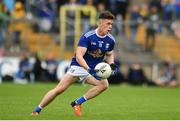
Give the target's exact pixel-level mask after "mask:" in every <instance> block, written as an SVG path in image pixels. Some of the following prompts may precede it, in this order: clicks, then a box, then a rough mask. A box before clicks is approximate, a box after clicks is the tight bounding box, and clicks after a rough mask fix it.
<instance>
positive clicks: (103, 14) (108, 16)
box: [99, 11, 115, 20]
mask: <svg viewBox="0 0 180 121" xmlns="http://www.w3.org/2000/svg"><path fill="white" fill-rule="evenodd" d="M99 19H111V20H114V19H115V17H114V15H113V14H112V13H111V12H109V11H103V12H101V13H100V14H99Z"/></svg>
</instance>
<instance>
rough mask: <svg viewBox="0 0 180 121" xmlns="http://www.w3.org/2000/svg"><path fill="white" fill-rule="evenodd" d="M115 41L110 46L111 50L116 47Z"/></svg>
mask: <svg viewBox="0 0 180 121" xmlns="http://www.w3.org/2000/svg"><path fill="white" fill-rule="evenodd" d="M114 45H115V42H114V41H113V42H112V43H111V45H110V47H109V51H112V50H113V49H114Z"/></svg>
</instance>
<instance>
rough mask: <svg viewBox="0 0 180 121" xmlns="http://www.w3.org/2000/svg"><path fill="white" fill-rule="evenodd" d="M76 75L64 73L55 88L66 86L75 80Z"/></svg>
mask: <svg viewBox="0 0 180 121" xmlns="http://www.w3.org/2000/svg"><path fill="white" fill-rule="evenodd" d="M75 79H76V77H75V76H73V75H70V74H65V75H64V76H63V77H62V79H61V80H60V82H59V84H58V85H57V86H56V87H57V88H59V87H61V88H64V89H66V88H68V87H69V86H70V85H71V84H72V83H74V82H75Z"/></svg>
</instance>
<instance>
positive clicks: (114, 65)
mask: <svg viewBox="0 0 180 121" xmlns="http://www.w3.org/2000/svg"><path fill="white" fill-rule="evenodd" d="M110 67H111V70H112V73H111V75H116V74H117V73H118V71H119V68H118V66H117V65H116V64H114V63H112V64H110Z"/></svg>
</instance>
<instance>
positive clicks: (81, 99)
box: [75, 96, 87, 105]
mask: <svg viewBox="0 0 180 121" xmlns="http://www.w3.org/2000/svg"><path fill="white" fill-rule="evenodd" d="M86 100H87V99H86V97H85V96H82V97H80V98H78V99H77V100H76V101H75V103H76V104H78V105H81V104H82V103H84V102H85V101H86Z"/></svg>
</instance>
